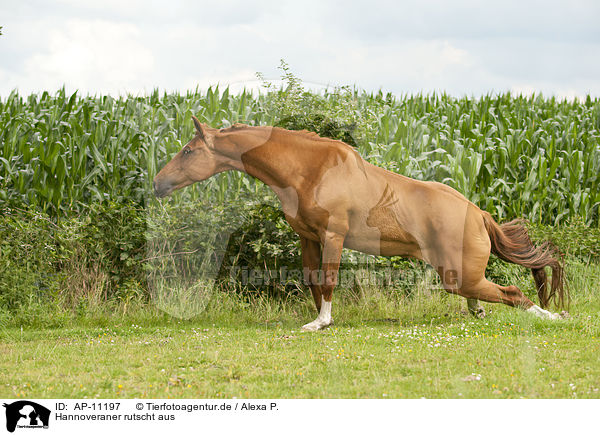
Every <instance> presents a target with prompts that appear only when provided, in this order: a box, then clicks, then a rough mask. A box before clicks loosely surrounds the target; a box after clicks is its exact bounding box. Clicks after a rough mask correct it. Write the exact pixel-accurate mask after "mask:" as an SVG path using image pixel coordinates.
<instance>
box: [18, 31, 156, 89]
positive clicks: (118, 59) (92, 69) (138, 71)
mask: <svg viewBox="0 0 600 435" xmlns="http://www.w3.org/2000/svg"><path fill="white" fill-rule="evenodd" d="M154 64H155V61H154V56H153V54H152V52H151V50H149V49H148V48H147V47H146V46H145V45H144V44H143V42H142V35H141V32H140V31H139V29H138V28H137V27H136V26H135V25H134V24H130V23H113V22H109V21H101V20H94V21H85V20H69V21H68V22H67V23H66V24H65V26H64V27H63V28H60V29H54V30H52V31H51V33H50V35H49V37H48V39H47V41H46V44H45V46H44V45H42V46H41V47H40V51H38V52H36V53H33V54H32V55H31V56H30V57H29V58H28V59H27V60H26V61H25V65H24V73H25V77H24V78H25V79H26V80H25V82H27V79H29V80H32V79H34V80H35V82H36V83H37V86H39V87H40V88H42V89H53V88H56V87H59V86H61V85H62V84H65V85H66V86H67V87H68V88H70V89H72V90H75V89H94V88H97V87H101V88H102V89H104V90H105V91H106V92H119V91H124V90H131V91H137V90H141V89H143V87H144V86H148V85H150V86H151V81H150V82H149V81H148V78H149V77H150V76H151V75H152V72H153V69H154Z"/></svg>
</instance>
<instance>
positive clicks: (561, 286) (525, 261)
mask: <svg viewBox="0 0 600 435" xmlns="http://www.w3.org/2000/svg"><path fill="white" fill-rule="evenodd" d="M483 222H484V224H485V229H486V230H487V232H488V234H489V236H490V241H491V242H492V252H493V253H494V254H496V256H498V257H499V258H501V259H503V260H504V261H508V262H510V263H515V264H520V265H521V266H525V267H528V268H529V269H531V273H532V275H533V279H534V280H535V285H536V287H537V294H538V297H539V300H540V306H541V307H542V308H546V307H547V306H548V305H549V303H550V301H554V302H555V304H556V305H557V306H558V307H564V306H565V304H566V303H568V296H569V295H568V293H567V290H566V288H565V283H564V271H563V266H562V264H561V263H560V262H559V260H558V259H557V258H556V257H559V256H560V253H559V251H558V250H557V249H556V248H555V247H554V246H553V245H552V244H551V243H550V242H544V243H542V244H541V245H538V246H535V245H533V243H532V242H531V239H530V238H529V234H528V233H527V228H525V226H524V225H523V224H522V220H520V219H515V220H513V221H510V222H507V223H505V224H502V225H498V223H496V221H494V219H493V218H492V216H491V215H490V214H489V213H487V212H485V211H484V212H483ZM546 266H549V267H550V268H551V269H552V284H551V288H550V291H548V279H547V277H546V271H545V270H544V267H546Z"/></svg>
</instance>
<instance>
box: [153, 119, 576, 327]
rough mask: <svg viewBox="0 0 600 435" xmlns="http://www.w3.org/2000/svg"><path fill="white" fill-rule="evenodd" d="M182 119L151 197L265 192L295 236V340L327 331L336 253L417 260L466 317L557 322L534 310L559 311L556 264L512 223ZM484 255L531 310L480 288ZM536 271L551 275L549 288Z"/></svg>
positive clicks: (419, 185)
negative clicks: (247, 186)
mask: <svg viewBox="0 0 600 435" xmlns="http://www.w3.org/2000/svg"><path fill="white" fill-rule="evenodd" d="M192 118H193V121H194V125H195V127H196V135H195V137H194V138H193V139H192V140H191V141H190V142H188V143H187V144H186V145H185V146H184V147H183V148H182V149H181V151H179V152H178V153H177V154H176V155H175V157H173V159H172V160H171V161H170V162H169V163H167V164H166V165H165V167H164V168H163V169H162V170H161V171H160V172H159V173H158V175H156V178H155V179H154V191H155V193H156V195H157V196H158V197H164V196H167V195H169V194H171V193H172V192H173V191H174V190H177V189H181V188H182V187H185V186H188V185H190V184H192V183H195V182H197V181H202V180H205V179H207V178H209V177H211V176H213V175H215V174H218V173H220V172H223V171H228V170H237V171H241V172H244V173H247V174H249V175H251V176H253V177H256V178H258V179H259V180H261V181H262V182H264V183H265V184H267V185H268V186H269V187H271V188H272V189H273V191H274V192H275V194H276V195H277V196H278V198H279V200H280V201H281V204H282V208H283V212H284V213H285V217H286V219H287V221H288V222H289V224H290V225H291V227H292V228H293V229H294V231H295V232H296V233H298V235H299V236H300V243H301V247H302V263H303V267H304V270H305V276H308V284H309V286H310V289H311V291H312V295H313V297H314V300H315V304H316V307H317V311H318V313H319V314H318V317H317V318H316V319H315V320H314V321H312V322H310V323H308V324H306V325H304V326H303V329H304V330H308V331H316V330H319V329H322V328H325V327H327V326H328V325H330V324H332V322H333V320H332V317H331V300H332V293H333V289H334V287H335V286H336V283H337V275H338V269H339V264H340V257H341V254H342V248H343V247H346V248H350V249H354V250H357V251H361V252H365V253H368V254H374V255H386V256H392V255H400V256H409V257H414V258H418V259H421V260H424V261H425V262H427V263H429V264H430V265H431V266H433V267H434V268H435V270H436V271H437V272H438V274H439V275H440V278H441V282H442V285H443V287H444V288H445V289H446V290H447V291H448V292H450V293H455V294H458V295H460V296H464V297H465V298H467V301H468V307H469V311H471V313H473V314H475V315H479V316H481V315H484V314H485V313H484V311H483V308H482V307H481V306H480V305H479V303H478V301H480V300H481V301H486V302H501V303H504V304H507V305H510V306H513V307H519V308H521V309H524V310H527V311H528V312H531V313H532V314H535V315H537V316H539V317H545V318H551V319H555V318H559V317H560V315H559V314H556V313H551V312H549V311H547V310H545V309H544V308H546V307H547V306H548V304H549V302H550V300H551V299H557V302H558V304H559V305H562V303H563V300H564V298H565V297H566V296H567V295H566V291H565V288H564V285H563V271H562V267H561V264H560V263H559V261H558V260H557V259H556V258H555V257H554V256H553V254H554V252H555V251H554V250H553V248H552V247H551V246H550V245H549V244H548V243H545V244H543V245H541V246H534V245H533V244H532V243H531V241H530V239H529V236H528V235H527V230H526V229H525V227H524V226H522V225H521V224H520V223H518V222H517V221H512V222H509V223H506V224H503V225H498V224H497V223H496V222H495V221H494V219H493V218H492V217H491V216H490V214H489V213H487V212H485V211H482V210H480V209H479V208H478V207H477V206H476V205H475V204H473V203H472V202H470V201H468V200H467V199H466V198H465V197H464V196H463V195H461V194H460V193H458V192H457V191H456V190H454V189H452V188H451V187H449V186H446V185H444V184H441V183H436V182H424V181H417V180H413V179H411V178H407V177H404V176H402V175H399V174H395V173H393V172H390V171H387V170H385V169H382V168H379V167H377V166H374V165H372V164H370V163H369V162H367V161H365V160H363V159H362V157H361V156H360V155H359V154H358V153H357V152H356V151H355V150H354V149H353V148H352V147H350V146H349V145H347V144H345V143H343V142H341V141H336V140H332V139H326V138H321V137H319V136H318V135H316V134H315V133H310V132H307V131H288V130H284V129H281V128H275V127H266V126H263V127H249V126H247V125H244V124H235V125H234V126H233V127H230V128H226V129H221V130H217V129H213V128H209V127H207V126H206V125H203V124H201V123H200V122H199V121H198V119H196V118H195V117H192ZM490 252H493V253H494V254H496V255H497V256H498V257H500V258H501V259H503V260H505V261H509V262H512V263H516V264H520V265H523V266H525V267H527V268H530V269H531V270H532V273H533V277H534V279H535V283H536V287H537V292H538V296H539V303H540V305H541V306H538V305H536V304H534V303H533V302H532V301H531V300H529V299H528V298H527V297H526V296H525V295H524V294H523V293H522V292H521V290H519V289H518V288H517V287H516V286H514V285H509V286H507V287H504V286H501V285H498V284H495V283H493V282H491V281H489V280H487V279H486V277H485V268H486V265H487V262H488V259H489V256H490ZM546 266H549V267H550V268H551V269H552V282H551V285H550V288H549V287H548V284H547V277H546V272H545V270H544V268H545V267H546ZM306 272H308V273H306Z"/></svg>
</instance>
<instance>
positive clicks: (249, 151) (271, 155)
mask: <svg viewBox="0 0 600 435" xmlns="http://www.w3.org/2000/svg"><path fill="white" fill-rule="evenodd" d="M286 139H288V138H286V137H285V134H281V133H279V134H277V137H275V138H273V137H269V138H267V139H266V140H264V142H263V143H258V144H257V142H256V141H254V142H251V143H250V144H244V145H242V146H241V147H240V151H241V152H240V158H239V161H240V167H238V168H236V169H238V170H241V171H243V172H246V173H247V174H249V175H251V176H253V177H255V178H258V179H259V180H261V181H262V182H263V183H265V184H267V185H268V186H269V187H271V188H273V189H274V190H275V192H276V193H277V190H276V189H277V188H288V187H292V188H298V187H299V186H298V185H297V184H298V178H299V175H301V174H300V172H302V170H303V165H302V164H301V163H300V162H301V160H303V159H300V158H299V156H298V154H299V152H302V150H299V149H297V148H296V147H294V146H290V145H288V144H287V142H286ZM304 151H305V150H304Z"/></svg>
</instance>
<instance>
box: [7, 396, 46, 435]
mask: <svg viewBox="0 0 600 435" xmlns="http://www.w3.org/2000/svg"><path fill="white" fill-rule="evenodd" d="M3 406H4V407H5V408H6V430H8V431H9V432H14V431H15V428H17V427H18V428H27V429H42V428H43V429H48V422H49V421H50V410H49V409H48V408H45V407H43V406H42V405H38V404H37V403H35V402H31V401H29V400H18V401H16V402H13V403H10V404H6V403H5V404H4V405H3Z"/></svg>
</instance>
